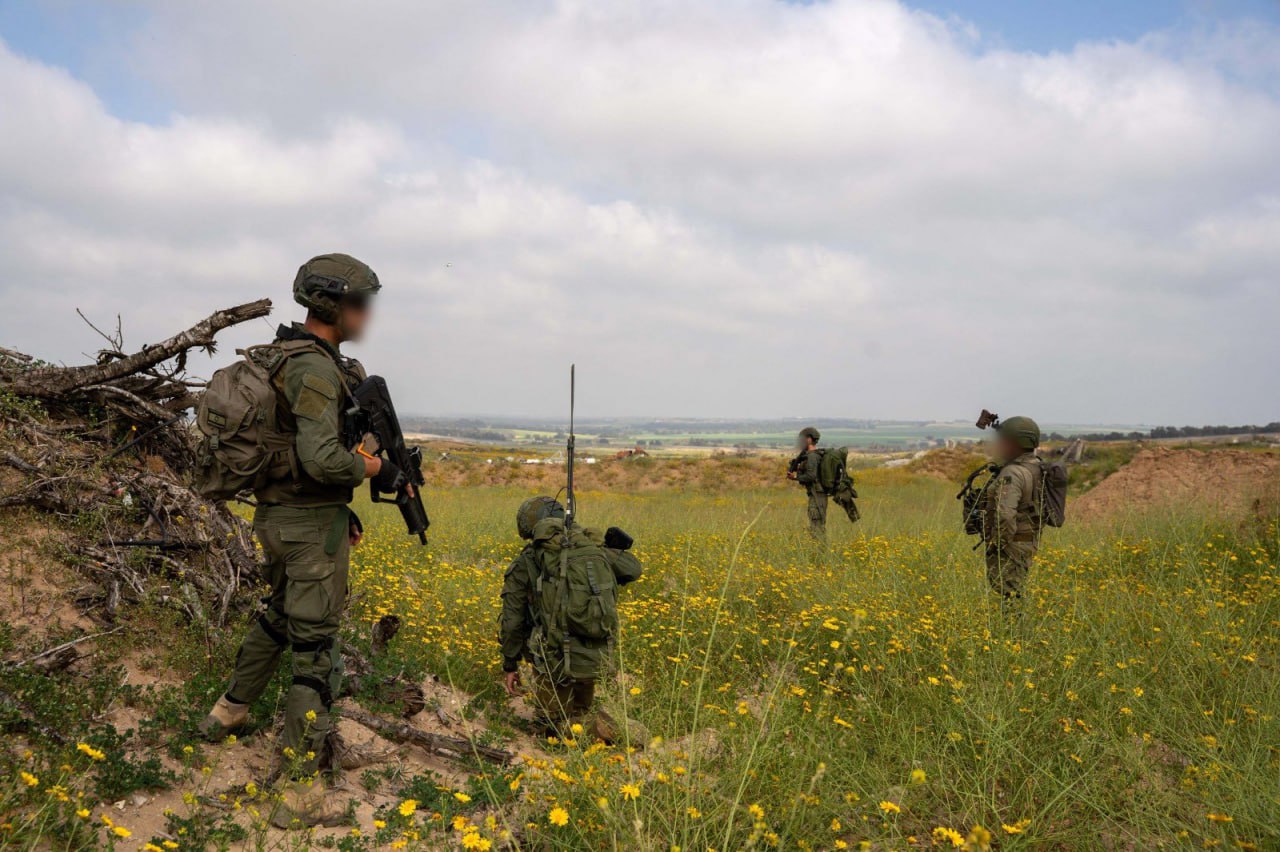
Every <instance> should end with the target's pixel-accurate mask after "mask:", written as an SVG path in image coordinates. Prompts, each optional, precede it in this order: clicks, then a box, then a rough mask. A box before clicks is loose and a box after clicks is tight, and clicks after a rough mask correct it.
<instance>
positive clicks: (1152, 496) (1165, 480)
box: [1067, 447, 1280, 520]
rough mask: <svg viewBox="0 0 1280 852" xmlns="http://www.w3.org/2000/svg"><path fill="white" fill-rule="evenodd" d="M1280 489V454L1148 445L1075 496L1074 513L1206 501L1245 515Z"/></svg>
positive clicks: (1115, 512) (1089, 516) (1094, 514)
mask: <svg viewBox="0 0 1280 852" xmlns="http://www.w3.org/2000/svg"><path fill="white" fill-rule="evenodd" d="M1277 494H1280V453H1277V452H1274V451H1269V450H1267V451H1258V450H1227V449H1217V450H1189V449H1179V450H1173V449H1165V448H1163V447H1156V448H1152V449H1147V450H1143V451H1141V452H1140V453H1138V454H1137V455H1136V456H1134V457H1133V459H1132V460H1131V461H1130V462H1129V463H1128V464H1126V465H1125V466H1124V467H1122V468H1120V469H1119V470H1118V471H1116V472H1115V473H1113V474H1112V475H1111V476H1109V477H1107V478H1106V479H1104V480H1103V481H1102V482H1100V483H1099V484H1098V485H1097V486H1096V487H1095V488H1093V489H1092V490H1091V491H1089V492H1088V493H1086V494H1084V495H1082V496H1081V497H1080V498H1079V499H1078V500H1075V501H1072V502H1071V503H1070V504H1069V505H1068V507H1067V512H1068V516H1069V517H1074V518H1078V519H1080V520H1099V519H1102V518H1107V517H1113V516H1120V515H1124V514H1128V513H1132V512H1142V511H1149V510H1159V509H1174V508H1177V507H1182V506H1190V505H1195V506H1205V507H1208V508H1209V509H1210V510H1212V511H1216V512H1220V513H1223V514H1227V515H1243V514H1245V513H1247V512H1249V511H1250V509H1251V507H1252V506H1253V504H1254V502H1255V501H1257V500H1259V499H1268V498H1271V499H1274V498H1275V497H1276V495H1277Z"/></svg>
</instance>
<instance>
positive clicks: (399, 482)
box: [372, 459, 409, 494]
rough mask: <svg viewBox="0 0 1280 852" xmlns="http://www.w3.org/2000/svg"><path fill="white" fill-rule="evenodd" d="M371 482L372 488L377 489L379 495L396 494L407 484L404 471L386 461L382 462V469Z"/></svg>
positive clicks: (407, 480)
mask: <svg viewBox="0 0 1280 852" xmlns="http://www.w3.org/2000/svg"><path fill="white" fill-rule="evenodd" d="M372 481H373V487H374V488H377V489H378V492H379V493H380V494H398V493H400V492H401V491H403V490H404V487H405V486H406V485H408V484H409V479H408V477H406V476H405V475H404V471H403V470H401V469H400V468H398V467H396V466H395V464H394V463H393V462H391V461H389V460H387V459H383V460H382V469H381V470H379V471H378V475H377V476H375V477H374V478H373V480H372Z"/></svg>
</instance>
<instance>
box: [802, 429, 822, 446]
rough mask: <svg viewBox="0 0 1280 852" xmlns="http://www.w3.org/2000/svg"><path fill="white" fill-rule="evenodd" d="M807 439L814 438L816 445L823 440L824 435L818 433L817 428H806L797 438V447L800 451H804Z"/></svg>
mask: <svg viewBox="0 0 1280 852" xmlns="http://www.w3.org/2000/svg"><path fill="white" fill-rule="evenodd" d="M806 438H812V439H813V442H814V443H815V444H816V443H818V441H819V440H821V439H822V433H821V432H819V431H818V428H817V427H816V426H806V427H804V428H803V429H801V430H800V434H799V435H797V436H796V446H797V447H799V448H800V449H804V446H805V439H806Z"/></svg>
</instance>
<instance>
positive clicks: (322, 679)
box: [227, 506, 351, 774]
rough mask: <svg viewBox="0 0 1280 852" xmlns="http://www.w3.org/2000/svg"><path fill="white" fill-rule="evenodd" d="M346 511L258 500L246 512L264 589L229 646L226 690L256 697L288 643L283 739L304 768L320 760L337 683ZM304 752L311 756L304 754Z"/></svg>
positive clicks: (240, 697)
mask: <svg viewBox="0 0 1280 852" xmlns="http://www.w3.org/2000/svg"><path fill="white" fill-rule="evenodd" d="M349 517H350V513H349V512H348V511H347V508H346V507H345V506H326V507H322V508H314V509H303V508H294V507H290V506H259V507H258V509H257V511H256V512H255V513H254V516H253V529H254V532H255V533H256V534H257V536H258V541H260V542H261V543H262V550H263V554H264V555H265V556H266V564H265V565H264V566H263V574H264V578H265V579H266V581H267V583H268V584H269V585H270V586H271V594H270V596H269V597H268V598H267V599H266V604H267V610H266V612H264V613H263V614H262V615H261V616H260V617H259V618H258V620H257V621H256V622H255V623H254V625H253V626H252V627H251V628H249V634H248V635H247V636H246V637H245V638H244V642H243V643H242V644H241V646H240V651H239V652H238V653H237V654H236V665H235V672H234V673H233V674H232V676H231V685H230V686H228V687H227V697H228V699H230V700H232V701H236V702H239V703H242V704H248V703H252V702H253V701H256V700H257V699H258V697H259V696H261V695H262V693H263V690H265V689H266V688H267V684H268V683H269V682H270V681H271V678H272V676H274V675H275V672H276V668H277V667H278V665H279V663H280V654H281V652H282V651H283V650H284V648H285V646H286V645H287V646H289V647H290V648H291V649H292V651H293V682H292V684H291V685H290V687H289V695H288V698H287V699H286V702H285V718H284V741H283V746H284V747H286V748H291V749H293V750H294V752H295V753H297V754H298V755H299V756H300V757H301V758H302V759H303V765H302V767H301V772H302V773H305V774H310V773H312V772H314V771H315V770H316V768H317V767H318V765H319V759H320V755H321V753H322V751H323V748H324V742H325V739H326V738H327V737H328V735H329V731H330V728H331V725H332V720H331V718H330V713H329V708H330V706H331V705H332V704H333V699H334V698H335V697H336V696H337V695H338V692H339V690H340V688H341V681H342V656H341V653H340V649H339V647H338V623H339V619H340V618H341V615H342V610H343V607H344V606H345V604H346V598H347V568H348V557H349V556H350V550H351V543H350V540H349V539H348V529H347V527H348V523H349V520H348V519H349ZM308 713H314V714H315V716H314V718H313V719H308V718H307V715H308ZM308 753H312V754H314V757H312V758H310V759H307V758H306V755H307V754H308Z"/></svg>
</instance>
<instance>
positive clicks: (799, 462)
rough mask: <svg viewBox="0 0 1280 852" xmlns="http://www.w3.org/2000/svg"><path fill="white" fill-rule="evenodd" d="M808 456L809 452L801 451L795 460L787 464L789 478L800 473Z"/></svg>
mask: <svg viewBox="0 0 1280 852" xmlns="http://www.w3.org/2000/svg"><path fill="white" fill-rule="evenodd" d="M808 455H809V451H808V450H801V451H800V452H799V453H798V454H797V455H796V457H795V458H793V459H792V460H791V461H789V462H787V476H791V475H792V474H798V473H799V472H800V468H802V467H804V463H805V457H806V456H808Z"/></svg>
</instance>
